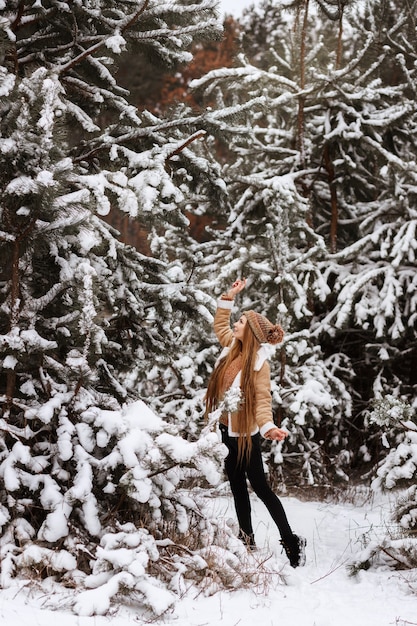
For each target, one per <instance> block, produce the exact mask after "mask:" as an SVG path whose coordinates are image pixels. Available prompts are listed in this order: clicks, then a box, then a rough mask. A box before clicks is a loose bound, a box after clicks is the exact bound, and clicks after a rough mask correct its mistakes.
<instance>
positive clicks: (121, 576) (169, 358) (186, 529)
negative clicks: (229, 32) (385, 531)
mask: <svg viewBox="0 0 417 626" xmlns="http://www.w3.org/2000/svg"><path fill="white" fill-rule="evenodd" d="M215 7H216V5H215V2H214V1H212V0H203V1H201V2H196V3H195V4H190V3H189V2H187V1H184V2H177V3H175V5H173V4H172V3H171V2H160V1H155V0H143V2H130V1H126V2H123V1H108V0H103V1H100V2H94V3H93V2H76V3H65V2H57V1H55V0H42V2H36V3H32V2H17V1H16V2H9V3H7V7H4V6H2V14H1V21H0V27H1V39H0V42H1V51H0V59H1V69H0V72H1V78H2V82H1V90H0V109H1V122H0V131H1V139H0V142H1V143H0V160H1V167H0V185H1V189H2V200H1V205H0V214H1V230H0V258H1V262H0V266H1V277H0V278H1V285H0V288H1V289H0V293H1V296H0V297H1V300H0V333H1V335H0V363H1V373H0V403H1V418H0V476H1V486H0V527H1V540H0V542H1V558H2V565H1V585H2V586H7V585H9V584H11V580H12V578H13V577H16V576H32V574H31V572H37V573H38V575H39V576H40V578H47V579H48V580H49V581H50V582H51V584H54V582H64V583H65V584H66V585H67V586H68V587H76V588H77V593H76V594H75V595H74V594H73V593H71V594H70V596H69V599H68V603H69V605H72V606H73V607H74V610H75V611H76V612H77V613H79V614H88V615H91V614H93V613H105V612H107V610H108V608H109V605H110V603H111V602H112V601H113V600H114V598H115V597H117V596H119V597H120V594H122V593H123V592H124V591H126V590H129V592H130V593H131V594H132V597H134V598H137V600H138V602H139V604H141V605H143V606H144V607H146V608H147V609H149V610H151V611H153V612H156V613H162V612H163V611H164V610H166V608H167V607H168V606H170V605H171V604H172V603H173V601H174V600H175V593H179V592H182V591H183V588H184V580H185V578H186V577H187V576H188V575H191V574H190V572H199V575H200V576H201V572H205V574H206V575H207V576H208V577H209V576H210V571H211V570H210V568H211V567H213V568H214V569H216V567H217V564H216V546H217V548H218V546H219V544H221V546H222V548H221V558H222V560H223V559H224V551H225V550H226V551H227V550H228V548H229V547H230V549H231V550H232V551H237V553H239V550H240V549H241V546H240V545H237V544H239V542H238V541H237V540H235V539H234V537H233V536H232V533H231V531H230V530H229V529H228V528H227V527H226V528H223V527H222V522H221V520H220V521H219V520H212V521H210V519H207V518H206V517H205V515H204V498H203V497H202V496H201V495H199V492H198V489H197V488H196V489H195V491H194V493H193V497H190V496H189V489H190V485H194V484H195V483H199V484H200V485H202V484H205V485H213V484H216V483H217V482H218V481H219V480H220V473H219V468H220V467H221V463H222V460H223V455H224V452H223V447H222V446H221V445H220V444H219V441H218V438H217V436H216V435H215V434H214V433H211V432H206V433H205V435H203V436H201V437H200V438H199V440H198V441H191V440H190V439H191V436H190V434H189V433H185V432H183V430H182V429H183V428H184V423H183V422H184V420H181V419H178V420H177V424H176V425H174V424H172V425H170V424H169V423H168V422H167V421H163V420H162V419H161V417H160V416H156V414H155V413H153V412H152V411H151V410H150V409H149V407H148V406H147V404H149V403H150V402H151V400H149V402H147V399H148V396H150V397H151V398H152V399H155V398H158V397H159V395H160V394H165V396H166V395H169V394H171V393H172V394H176V393H177V390H178V389H183V385H184V384H186V385H187V386H191V384H192V378H191V376H190V374H189V366H188V362H187V360H186V358H185V357H184V353H183V347H182V345H181V342H180V341H179V339H180V340H181V333H182V332H186V329H187V324H186V322H185V321H184V320H189V319H190V318H191V317H192V315H193V312H194V311H195V310H198V311H199V314H200V315H205V316H206V317H207V318H210V313H209V311H208V309H207V304H208V303H209V299H208V298H207V297H206V296H205V294H204V293H202V292H201V291H199V290H198V289H196V288H194V287H192V286H189V285H188V284H187V281H186V280H185V277H184V275H183V274H182V273H181V271H180V268H178V264H177V262H176V261H175V259H174V260H173V259H172V258H168V257H167V256H166V255H164V254H161V255H158V254H156V255H155V257H153V258H151V257H147V256H144V255H142V254H140V253H139V252H137V251H136V250H135V249H134V248H130V247H129V246H126V245H124V244H123V243H121V242H120V241H119V240H118V237H117V233H116V232H115V231H114V229H112V227H111V226H109V225H108V224H107V223H105V222H104V221H103V220H102V219H101V216H104V215H106V214H108V213H109V211H110V210H111V208H112V207H115V206H116V207H119V208H120V210H122V211H124V212H126V213H127V214H128V215H130V216H131V217H132V218H139V219H140V220H141V222H142V223H144V224H145V225H146V226H147V228H148V229H149V230H150V231H151V230H152V231H153V232H154V238H153V241H152V246H153V247H154V250H155V252H157V245H156V241H157V239H158V237H161V236H162V234H163V233H164V232H165V231H169V230H170V229H174V230H175V229H180V228H182V229H184V227H186V225H187V219H186V218H185V216H184V215H183V213H182V212H181V210H180V208H181V203H182V202H183V198H184V195H185V194H186V192H187V185H188V186H191V182H190V181H192V180H193V175H195V173H196V172H197V173H198V175H199V179H201V180H202V181H203V182H204V184H205V185H206V187H209V186H210V185H212V187H214V188H220V187H221V186H219V183H218V173H217V172H216V171H215V169H213V168H211V169H210V167H208V166H207V165H206V162H205V161H204V160H203V159H201V158H200V159H199V160H198V162H195V161H194V162H193V159H192V155H191V153H189V154H188V158H185V157H184V148H185V147H186V146H187V145H188V144H189V143H190V142H192V141H193V140H196V139H197V138H199V137H200V135H201V133H200V134H199V133H198V132H197V133H196V131H195V130H194V129H193V128H191V130H190V126H189V125H187V123H186V121H184V120H182V119H179V120H171V121H167V120H160V119H158V118H156V117H155V116H154V115H150V114H149V113H146V112H145V113H143V114H142V115H140V114H139V113H138V111H137V110H136V109H135V108H134V107H133V106H132V105H131V104H129V102H128V101H127V99H126V95H127V94H126V93H125V92H124V90H123V89H121V88H120V87H119V86H118V84H117V82H116V80H115V78H114V74H115V63H114V61H115V58H117V56H118V55H119V54H120V53H121V51H122V50H123V49H124V48H126V47H129V49H130V50H131V51H132V53H133V52H134V50H135V49H136V48H138V49H141V50H145V49H146V51H147V53H148V54H149V56H151V57H158V58H159V59H160V60H161V61H162V62H164V63H165V64H166V65H167V66H174V65H175V64H176V63H177V62H183V61H184V60H190V59H191V58H192V57H191V54H190V52H189V51H188V50H189V48H190V45H191V43H192V40H193V37H194V36H195V37H198V36H200V35H201V36H210V34H211V33H214V34H215V33H218V32H219V28H220V27H219V25H218V22H217V16H216V11H215ZM186 156H187V154H186ZM190 164H191V165H193V167H190V171H188V170H187V168H188V166H189V165H190ZM191 170H193V173H191ZM213 171H214V172H215V174H216V176H215V177H213V175H212V172H213ZM213 178H214V182H211V181H212V180H213ZM200 184H203V183H200ZM221 193H223V192H222V190H221V188H220V195H221ZM158 256H159V258H158ZM188 328H189V326H188ZM141 397H142V398H143V399H144V400H146V403H145V402H144V401H143V400H141V399H139V398H141ZM184 411H185V410H184ZM167 412H168V413H169V407H168V409H167ZM170 417H171V421H174V420H173V417H174V416H173V415H172V414H171V415H170ZM203 493H204V492H203ZM187 542H188V545H186V544H187ZM229 544H230V545H229ZM207 546H211V551H212V554H211V560H210V565H209V564H208V562H206V561H205V559H204V558H203V556H202V554H203V552H204V550H206V549H207ZM218 549H219V550H220V548H218ZM167 563H168V564H169V565H168V566H167ZM237 567H238V563H237V562H236V563H235V564H234V565H232V564H231V569H237ZM51 577H53V578H51ZM220 578H221V577H220ZM202 579H203V576H201V580H202ZM83 588H84V589H85V592H83V593H78V592H80V591H82V589H83Z"/></svg>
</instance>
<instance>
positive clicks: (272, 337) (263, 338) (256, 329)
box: [243, 310, 284, 346]
mask: <svg viewBox="0 0 417 626" xmlns="http://www.w3.org/2000/svg"><path fill="white" fill-rule="evenodd" d="M243 315H245V317H246V319H247V320H248V324H249V326H250V328H251V331H252V332H253V334H254V335H255V337H256V339H257V340H258V341H259V343H270V344H272V345H273V346H275V344H277V343H280V342H281V341H282V339H283V337H284V331H283V330H282V328H281V326H280V325H279V324H272V323H271V322H270V321H269V320H268V319H267V318H266V317H264V316H263V315H260V313H256V311H252V310H251V311H244V312H243Z"/></svg>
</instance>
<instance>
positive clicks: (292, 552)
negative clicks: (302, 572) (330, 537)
mask: <svg viewBox="0 0 417 626" xmlns="http://www.w3.org/2000/svg"><path fill="white" fill-rule="evenodd" d="M281 545H282V547H283V548H284V550H285V554H286V555H287V557H288V559H289V561H290V565H291V567H302V566H303V565H305V562H306V545H307V540H306V539H305V538H304V537H300V536H299V535H293V536H292V537H291V539H289V540H286V541H284V540H283V539H282V540H281Z"/></svg>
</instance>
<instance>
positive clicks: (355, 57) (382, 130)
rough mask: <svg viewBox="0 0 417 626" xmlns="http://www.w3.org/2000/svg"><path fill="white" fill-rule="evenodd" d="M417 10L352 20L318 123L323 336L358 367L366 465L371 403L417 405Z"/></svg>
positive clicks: (372, 11)
mask: <svg viewBox="0 0 417 626" xmlns="http://www.w3.org/2000/svg"><path fill="white" fill-rule="evenodd" d="M416 6H417V5H416V4H415V3H413V4H412V5H411V6H410V5H409V3H395V4H394V3H391V2H384V3H382V4H381V3H378V2H376V3H374V2H370V3H367V4H366V6H365V7H364V6H363V5H362V4H358V5H357V6H354V7H353V8H352V9H351V12H348V13H347V16H346V17H345V20H346V24H345V28H346V33H347V35H348V36H346V37H345V41H344V48H343V49H344V55H343V57H342V59H341V62H340V66H339V67H332V68H331V69H330V71H328V72H327V73H326V74H325V75H321V76H319V79H320V80H321V81H322V82H323V85H324V87H323V89H322V90H321V92H320V97H321V101H320V105H321V107H322V108H321V109H320V110H319V111H318V113H317V114H316V113H313V115H312V117H311V121H310V128H311V130H312V135H314V136H312V138H311V141H312V145H314V152H313V154H312V159H313V160H314V162H315V166H316V167H318V168H319V169H318V173H319V174H318V176H317V178H316V181H315V184H314V198H315V209H314V220H315V228H316V230H317V231H318V232H320V233H322V234H323V235H324V236H325V237H326V239H328V240H329V241H330V242H331V249H332V251H333V254H332V255H331V256H330V257H329V258H328V259H327V260H326V262H325V264H322V271H323V276H325V277H326V280H327V282H328V284H329V286H331V289H332V299H331V300H330V299H329V300H328V302H327V307H326V308H327V311H326V312H325V314H324V315H323V316H321V318H320V320H319V323H318V325H317V327H316V329H317V330H316V331H315V332H318V333H319V335H320V337H321V339H320V340H321V342H322V343H323V346H326V352H329V351H330V352H331V353H336V352H339V353H343V354H344V355H346V358H348V359H349V361H350V363H351V367H352V371H351V373H350V375H351V376H352V374H354V377H353V378H352V391H353V397H354V398H355V408H354V414H355V418H354V423H355V427H356V429H361V430H362V432H363V439H362V442H361V440H360V439H359V440H358V443H359V444H360V446H359V449H360V450H361V452H364V453H365V455H366V456H367V457H368V458H369V451H370V450H371V451H372V446H371V447H369V443H370V440H369V438H368V433H367V431H366V428H365V431H364V430H363V414H362V411H363V409H364V408H366V406H367V403H368V401H369V400H370V399H372V397H374V396H376V397H378V396H379V395H380V394H381V393H382V394H386V393H391V394H394V395H396V396H398V395H404V396H405V397H408V400H409V401H410V403H411V404H415V403H416V395H415V383H416V379H415V362H416V356H417V352H416V350H417V341H416V330H415V328H416V325H415V316H416V304H417V303H416V296H415V286H416V272H415V250H416V240H415V229H416V219H415V218H416V215H415V204H416V195H415V190H416V187H415V154H416V91H415V89H416V87H415V85H416V76H415V60H416V56H415V45H416V33H415V29H414V27H413V24H414V23H415V18H414V16H415V10H416ZM352 42H353V45H352ZM326 335H327V336H328V339H326ZM371 441H372V439H371Z"/></svg>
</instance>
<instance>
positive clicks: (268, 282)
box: [0, 0, 417, 615]
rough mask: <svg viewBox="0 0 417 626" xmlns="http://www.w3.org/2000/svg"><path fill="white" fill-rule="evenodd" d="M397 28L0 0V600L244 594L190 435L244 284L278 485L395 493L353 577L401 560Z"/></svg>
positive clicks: (210, 443)
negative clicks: (41, 587)
mask: <svg viewBox="0 0 417 626" xmlns="http://www.w3.org/2000/svg"><path fill="white" fill-rule="evenodd" d="M416 16H417V2H416V0H263V1H262V2H261V3H260V4H259V5H257V6H253V7H250V8H249V9H247V10H245V11H244V12H243V15H242V18H241V19H239V21H237V20H234V19H233V18H231V17H229V18H227V19H226V20H225V21H224V22H223V18H222V16H221V13H220V10H219V7H218V3H217V0H175V1H172V0H74V1H70V0H67V1H65V0H0V33H1V36H0V107H1V118H0V163H1V166H0V185H1V196H0V528H1V536H0V559H1V572H0V587H2V588H6V587H7V586H8V585H10V584H11V582H12V580H14V579H16V578H17V577H26V578H28V577H29V578H32V579H33V578H36V579H37V580H39V581H42V580H45V579H47V578H48V579H49V578H50V577H53V578H54V581H55V582H56V585H57V586H61V587H62V586H63V587H65V588H68V589H72V590H74V593H72V595H71V602H70V604H71V609H72V610H73V611H74V612H75V613H77V614H79V615H93V614H106V612H107V611H108V609H109V607H110V605H111V604H112V603H115V602H116V603H117V602H118V599H119V598H120V597H121V596H126V594H130V597H131V598H132V599H133V600H132V601H134V602H137V604H138V605H140V606H144V607H146V609H147V610H149V611H150V612H151V613H154V614H156V615H159V614H162V613H163V612H164V611H165V610H166V609H167V607H169V606H171V605H172V604H173V603H175V601H176V598H177V597H178V596H179V595H180V594H181V593H183V592H184V589H185V586H186V581H187V580H192V581H193V583H194V584H196V585H198V584H201V585H204V588H205V589H206V590H210V591H211V592H215V591H216V589H219V588H221V587H227V586H228V585H229V584H232V583H231V581H236V579H237V578H238V577H239V574H240V575H241V574H242V572H241V568H242V564H241V560H240V559H239V554H240V553H241V551H242V550H243V549H244V548H243V546H242V545H240V544H239V542H238V541H237V540H236V537H235V534H234V532H233V528H231V527H230V526H229V525H228V524H227V523H225V521H224V520H222V519H221V518H218V517H213V516H210V515H209V514H208V513H207V501H208V499H210V497H211V492H212V489H213V488H214V487H215V486H216V485H217V484H218V483H219V482H220V481H221V480H222V475H223V462H224V456H225V451H224V447H223V445H222V444H221V443H220V440H219V437H218V434H217V433H216V431H215V429H213V427H212V424H211V423H209V424H207V423H206V422H205V420H204V396H205V391H206V386H207V381H208V378H209V376H210V373H211V371H212V369H213V367H214V363H215V361H216V359H217V357H218V356H219V346H218V344H217V342H216V339H215V336H214V333H213V329H212V323H213V314H214V311H215V308H216V301H217V298H218V297H219V296H220V294H221V293H222V292H223V291H224V290H225V289H227V288H228V286H229V285H230V284H231V283H232V282H233V281H234V280H235V279H236V278H239V277H246V278H247V280H248V287H247V289H246V290H245V292H244V293H243V294H242V295H241V296H240V297H239V298H238V299H237V301H236V308H235V314H238V311H239V309H241V308H253V309H256V310H257V311H258V312H260V313H262V314H264V315H266V316H267V317H268V318H269V319H272V320H276V321H277V322H279V323H280V324H281V325H282V327H283V328H284V330H285V337H284V342H283V344H280V346H278V348H277V349H276V351H275V352H274V353H272V354H271V371H272V377H273V378H272V396H273V407H274V419H275V422H276V424H277V425H279V426H281V427H283V428H285V429H287V430H288V432H289V436H288V437H287V439H286V440H285V442H274V443H272V444H270V443H268V444H265V449H264V455H265V457H264V458H265V467H266V469H267V471H268V473H269V478H270V480H271V482H272V483H273V485H274V488H275V489H276V490H277V491H278V492H281V493H292V494H295V495H297V496H298V495H299V496H300V497H301V495H303V497H306V498H307V497H309V494H310V495H311V494H314V497H323V498H326V497H330V498H336V499H337V498H339V497H343V494H344V493H345V492H346V490H348V489H351V488H354V487H355V486H357V485H360V486H361V487H362V488H364V487H366V488H368V489H370V490H394V491H395V490H398V491H399V493H400V494H401V497H400V498H399V499H398V503H397V505H396V506H395V508H394V510H393V511H392V515H393V519H395V521H396V524H397V530H398V532H397V533H396V535H395V536H394V537H390V536H387V538H386V540H384V545H383V546H382V545H381V546H378V545H372V546H371V547H370V548H369V550H368V552H367V554H365V555H364V556H363V558H361V559H359V560H358V561H357V562H355V563H353V564H352V568H353V569H359V568H361V567H369V566H370V564H371V562H372V561H373V560H375V561H378V557H379V553H380V552H381V550H383V552H384V558H385V566H386V565H387V563H388V564H389V565H390V566H392V567H402V568H415V567H417V538H416V530H417V486H416V478H417V418H416V407H417V331H416V329H417V272H416V249H417V232H416V231H417V166H416V161H417V93H416V92H417V24H416V21H417V17H416ZM123 220H124V221H123ZM122 222H123V223H124V224H125V232H124V233H123V232H122V229H120V228H119V225H120V224H121V223H122ZM233 584H236V582H233Z"/></svg>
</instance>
